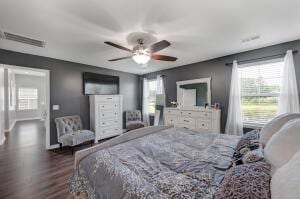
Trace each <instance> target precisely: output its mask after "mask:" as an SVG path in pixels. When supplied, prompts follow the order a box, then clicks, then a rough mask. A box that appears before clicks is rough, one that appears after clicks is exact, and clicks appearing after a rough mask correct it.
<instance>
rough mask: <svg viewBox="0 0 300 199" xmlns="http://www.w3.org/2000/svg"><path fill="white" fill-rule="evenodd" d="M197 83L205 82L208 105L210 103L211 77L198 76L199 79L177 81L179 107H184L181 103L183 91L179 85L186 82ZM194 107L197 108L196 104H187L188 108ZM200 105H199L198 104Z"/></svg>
mask: <svg viewBox="0 0 300 199" xmlns="http://www.w3.org/2000/svg"><path fill="white" fill-rule="evenodd" d="M197 83H207V97H206V99H207V102H208V105H211V77H208V78H200V79H191V80H185V81H177V82H176V85H177V102H178V103H179V106H180V107H181V108H184V107H183V106H182V105H183V92H181V88H180V86H181V85H186V84H197ZM191 107H194V108H197V106H189V108H191ZM198 107H200V106H198Z"/></svg>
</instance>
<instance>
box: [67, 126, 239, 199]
mask: <svg viewBox="0 0 300 199" xmlns="http://www.w3.org/2000/svg"><path fill="white" fill-rule="evenodd" d="M239 139H240V137H239V136H232V135H224V134H214V133H209V132H196V131H192V130H188V129H185V128H172V127H148V128H143V129H139V130H134V131H131V132H128V133H126V134H123V135H121V136H118V137H116V138H114V139H111V140H109V141H107V142H104V143H103V144H100V145H97V146H95V147H92V148H90V149H87V150H83V151H79V152H77V153H76V155H75V170H74V174H73V176H72V178H71V183H70V192H71V193H74V194H78V193H87V196H88V198H89V199H96V198H213V194H214V193H215V192H216V191H217V190H218V188H219V186H220V184H221V182H222V180H223V178H224V175H225V173H226V171H227V170H228V169H229V168H230V167H231V165H232V162H233V154H234V152H235V148H236V145H237V143H238V141H239Z"/></svg>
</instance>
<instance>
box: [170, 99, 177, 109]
mask: <svg viewBox="0 0 300 199" xmlns="http://www.w3.org/2000/svg"><path fill="white" fill-rule="evenodd" d="M178 105H179V104H178V102H176V101H172V102H171V107H172V108H177V106H178Z"/></svg>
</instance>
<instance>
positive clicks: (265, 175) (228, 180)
mask: <svg viewBox="0 0 300 199" xmlns="http://www.w3.org/2000/svg"><path fill="white" fill-rule="evenodd" d="M270 180H271V176H270V165H269V164H268V163H266V162H262V161H261V162H256V163H249V164H243V165H239V166H234V167H232V168H230V169H229V170H228V171H227V172H226V175H225V177H224V179H223V181H222V184H221V186H220V188H219V189H218V190H217V192H216V193H215V194H214V199H236V198H247V199H257V198H259V199H270V198H271V190H270Z"/></svg>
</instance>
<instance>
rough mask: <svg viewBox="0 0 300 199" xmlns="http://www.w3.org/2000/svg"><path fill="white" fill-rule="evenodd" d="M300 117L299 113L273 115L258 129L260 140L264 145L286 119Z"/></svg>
mask: <svg viewBox="0 0 300 199" xmlns="http://www.w3.org/2000/svg"><path fill="white" fill-rule="evenodd" d="M295 118H300V113H286V114H282V115H279V116H277V117H275V118H274V119H273V120H271V121H270V122H268V123H267V124H266V125H265V126H264V127H263V128H262V129H261V131H260V142H261V143H262V145H263V147H265V146H266V144H267V142H268V141H269V139H270V138H271V137H272V136H273V135H274V134H275V133H276V132H277V131H279V129H281V127H282V126H283V125H284V124H285V123H286V122H288V121H290V120H292V119H295Z"/></svg>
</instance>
